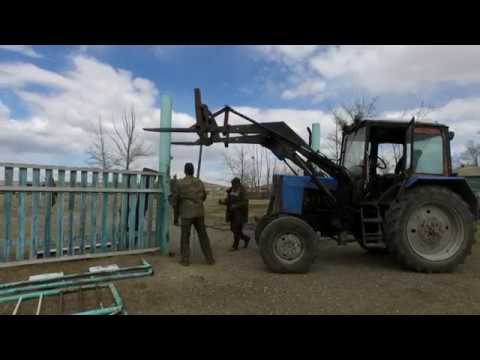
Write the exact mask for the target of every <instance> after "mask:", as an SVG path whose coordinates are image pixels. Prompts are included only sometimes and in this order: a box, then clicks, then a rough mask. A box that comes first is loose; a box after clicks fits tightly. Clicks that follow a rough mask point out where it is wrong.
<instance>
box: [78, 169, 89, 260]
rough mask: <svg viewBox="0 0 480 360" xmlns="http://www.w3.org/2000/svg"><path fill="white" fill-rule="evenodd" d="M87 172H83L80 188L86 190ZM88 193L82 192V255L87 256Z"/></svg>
mask: <svg viewBox="0 0 480 360" xmlns="http://www.w3.org/2000/svg"><path fill="white" fill-rule="evenodd" d="M87 175H88V173H87V171H82V173H81V180H80V181H81V183H80V186H81V187H83V188H85V187H87ZM86 196H87V195H86V193H84V192H82V193H81V194H80V254H82V255H83V254H85V230H86V217H87V214H86V210H87V207H86V201H85V198H86Z"/></svg>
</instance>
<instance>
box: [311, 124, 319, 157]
mask: <svg viewBox="0 0 480 360" xmlns="http://www.w3.org/2000/svg"><path fill="white" fill-rule="evenodd" d="M312 149H313V150H315V151H320V123H314V124H312Z"/></svg>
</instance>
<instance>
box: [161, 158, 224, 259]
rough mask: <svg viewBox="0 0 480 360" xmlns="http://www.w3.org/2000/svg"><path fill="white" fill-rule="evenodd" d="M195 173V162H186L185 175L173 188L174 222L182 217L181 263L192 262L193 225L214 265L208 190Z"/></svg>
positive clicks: (206, 255) (204, 250)
mask: <svg viewBox="0 0 480 360" xmlns="http://www.w3.org/2000/svg"><path fill="white" fill-rule="evenodd" d="M193 173H194V167H193V164H192V163H186V164H185V177H184V178H183V179H180V180H177V181H176V184H175V186H174V188H173V189H172V196H171V203H172V206H173V208H174V214H175V218H174V224H175V225H178V217H180V219H181V241H180V253H181V261H180V263H181V264H182V265H184V266H188V265H189V264H190V230H191V227H192V225H193V226H194V227H195V230H196V231H197V234H198V240H199V241H200V246H201V248H202V252H203V255H204V256H205V259H206V261H207V263H208V264H210V265H213V264H214V263H215V260H214V258H213V254H212V248H211V247H210V239H209V238H208V234H207V231H206V228H205V210H204V208H203V202H204V201H205V199H206V198H207V192H206V191H205V186H204V185H203V183H202V182H201V181H200V180H199V179H197V178H195V177H193Z"/></svg>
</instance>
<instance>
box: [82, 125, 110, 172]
mask: <svg viewBox="0 0 480 360" xmlns="http://www.w3.org/2000/svg"><path fill="white" fill-rule="evenodd" d="M87 154H88V155H89V158H88V159H87V163H88V164H90V165H99V166H101V168H102V169H104V170H108V169H110V168H111V167H112V166H113V164H114V162H115V159H114V157H113V155H112V153H111V152H110V150H109V148H108V145H107V142H106V139H105V132H104V129H103V124H102V118H101V117H99V118H98V122H97V126H96V128H95V130H94V133H93V138H92V140H91V143H90V146H89V147H88V150H87Z"/></svg>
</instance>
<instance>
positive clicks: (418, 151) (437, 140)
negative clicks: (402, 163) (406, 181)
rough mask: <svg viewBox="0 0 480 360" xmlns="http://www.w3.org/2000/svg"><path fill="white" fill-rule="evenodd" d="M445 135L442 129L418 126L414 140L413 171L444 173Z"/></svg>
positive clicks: (434, 173)
mask: <svg viewBox="0 0 480 360" xmlns="http://www.w3.org/2000/svg"><path fill="white" fill-rule="evenodd" d="M443 143H444V142H443V137H442V133H441V131H440V129H435V128H426V127H425V128H421V127H417V128H415V130H414V141H413V156H412V161H413V172H414V173H417V174H432V175H442V174H443V173H444V171H445V169H444V151H443Z"/></svg>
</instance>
